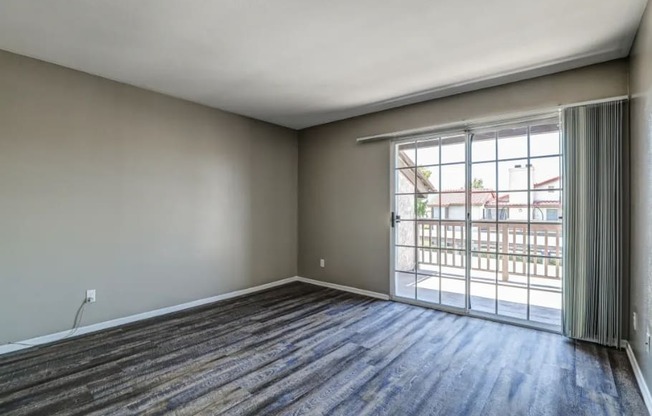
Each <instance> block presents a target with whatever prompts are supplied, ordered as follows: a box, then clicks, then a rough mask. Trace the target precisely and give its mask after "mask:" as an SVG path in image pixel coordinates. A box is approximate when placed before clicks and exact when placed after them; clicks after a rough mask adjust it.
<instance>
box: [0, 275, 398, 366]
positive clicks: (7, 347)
mask: <svg viewBox="0 0 652 416" xmlns="http://www.w3.org/2000/svg"><path fill="white" fill-rule="evenodd" d="M292 282H303V283H309V284H312V285H317V286H323V287H328V288H331V289H336V290H342V291H345V292H351V293H357V294H359V295H363V296H370V297H372V298H378V299H383V300H389V296H388V295H385V294H383V293H378V292H372V291H369V290H363V289H356V288H354V287H350V286H343V285H337V284H334V283H327V282H322V281H319V280H314V279H308V278H305V277H299V276H293V277H288V278H286V279H281V280H277V281H275V282H271V283H267V284H264V285H260V286H254V287H250V288H247V289H242V290H236V291H234V292H229V293H224V294H222V295H217V296H211V297H209V298H204V299H199V300H194V301H192V302H187V303H182V304H180V305H174V306H168V307H166V308H161V309H156V310H153V311H148V312H143V313H138V314H135V315H130V316H125V317H124V318H117V319H112V320H110V321H104V322H99V323H96V324H91V325H86V326H82V327H79V328H77V330H75V331H74V333H72V334H71V331H70V330H69V329H68V330H65V331H61V332H56V333H54V334H49V335H43V336H39V337H35V338H30V339H26V340H24V341H16V342H10V343H7V344H2V345H0V355H2V354H7V353H10V352H12V351H18V350H22V349H25V348H30V347H35V346H37V345H43V344H47V343H49V342H54V341H60V340H62V339H65V338H68V337H69V336H71V335H74V336H78V335H83V334H88V333H91V332H96V331H100V330H102V329H107V328H113V327H116V326H119V325H124V324H128V323H131V322H135V321H141V320H143V319H148V318H153V317H155V316H160V315H165V314H168V313H172V312H177V311H181V310H184V309H189V308H193V307H195V306H200V305H205V304H207V303H213V302H217V301H220V300H225V299H231V298H235V297H238V296H242V295H247V294H250V293H255V292H260V291H261V290H265V289H270V288H273V287H276V286H281V285H284V284H287V283H292Z"/></svg>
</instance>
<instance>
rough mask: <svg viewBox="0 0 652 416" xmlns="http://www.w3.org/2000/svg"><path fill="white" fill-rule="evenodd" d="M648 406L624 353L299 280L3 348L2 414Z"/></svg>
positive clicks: (530, 410)
mask: <svg viewBox="0 0 652 416" xmlns="http://www.w3.org/2000/svg"><path fill="white" fill-rule="evenodd" d="M167 413H172V414H177V415H194V414H198V415H208V414H225V415H269V414H290V415H299V414H310V415H322V414H329V415H347V416H349V415H592V416H594V415H620V414H626V415H638V414H641V415H643V414H647V413H646V409H645V406H644V404H643V400H642V398H641V395H640V393H639V390H638V387H637V385H636V381H635V379H634V375H633V373H632V369H631V367H630V365H629V362H628V360H627V356H626V354H625V353H624V352H623V351H619V350H615V349H608V348H602V347H599V346H596V345H593V344H585V343H576V342H572V341H569V340H567V339H564V338H563V337H561V336H559V335H555V334H552V333H547V332H541V331H535V330H531V329H525V328H519V327H514V326H510V325H506V324H500V323H496V322H491V321H486V320H481V319H476V318H469V317H463V316H457V315H453V314H448V313H444V312H438V311H434V310H431V309H425V308H421V307H417V306H411V305H406V304H401V303H395V302H388V301H380V300H375V299H371V298H366V297H362V296H357V295H353V294H350V293H345V292H339V291H335V290H330V289H324V288H320V287H317V286H312V285H307V284H301V283H292V284H289V285H285V286H282V287H278V288H275V289H271V290H268V291H265V292H260V293H256V294H253V295H248V296H244V297H240V298H236V299H231V300H227V301H222V302H218V303H214V304H211V305H205V306H202V307H199V308H195V309H192V310H186V311H182V312H178V313H174V314H170V315H166V316H162V317H157V318H153V319H150V320H147V321H141V322H137V323H133V324H129V325H126V326H122V327H117V328H112V329H107V330H105V331H102V332H98V333H94V334H88V335H84V336H80V337H77V338H71V339H68V340H65V341H62V342H58V343H53V344H50V345H44V346H41V347H36V348H32V349H29V350H23V351H19V352H15V353H11V354H7V355H4V356H0V414H2V415H26V414H46V415H55V414H66V415H89V414H120V415H123V414H124V415H127V414H167Z"/></svg>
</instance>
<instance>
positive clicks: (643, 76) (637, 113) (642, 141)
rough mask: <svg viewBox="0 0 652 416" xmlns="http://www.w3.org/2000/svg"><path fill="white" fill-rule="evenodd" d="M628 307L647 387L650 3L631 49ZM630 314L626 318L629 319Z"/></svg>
mask: <svg viewBox="0 0 652 416" xmlns="http://www.w3.org/2000/svg"><path fill="white" fill-rule="evenodd" d="M630 89H631V96H632V101H631V113H630V121H631V147H630V149H631V152H630V163H631V168H630V178H631V188H630V194H631V196H630V199H631V211H630V218H631V239H630V244H629V245H630V247H631V251H630V273H631V285H630V287H631V297H630V304H631V311H634V312H637V313H638V330H637V331H634V330H633V328H631V329H630V331H629V340H630V343H631V345H632V349H633V350H634V354H635V355H636V359H637V361H638V363H639V365H640V367H641V369H642V370H643V374H644V376H645V378H646V381H647V384H648V386H652V359H650V356H649V355H648V354H647V353H646V352H645V351H646V346H645V341H646V340H645V328H646V327H650V332H652V6H651V5H650V4H648V6H647V10H646V12H645V15H644V17H643V21H642V22H641V28H640V29H639V33H638V35H637V37H636V41H635V43H634V48H633V50H632V54H631V87H630ZM631 316H632V315H631V313H630V314H629V316H628V319H630V320H631V319H632V318H631Z"/></svg>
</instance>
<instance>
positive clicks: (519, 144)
mask: <svg viewBox="0 0 652 416" xmlns="http://www.w3.org/2000/svg"><path fill="white" fill-rule="evenodd" d="M444 143H445V140H444ZM496 145H497V147H498V149H497V151H498V162H496ZM464 147H465V146H464V142H459V143H453V144H444V145H443V146H442V148H441V162H442V163H455V164H453V165H443V166H441V188H440V186H439V179H440V178H439V169H440V168H439V167H437V166H429V165H434V164H438V163H439V158H440V154H439V153H440V152H439V146H438V145H437V140H432V141H422V142H419V145H418V151H416V152H415V150H414V149H406V150H405V153H406V154H407V155H408V156H409V157H410V158H411V159H412V160H414V159H415V157H416V158H417V163H418V165H419V166H423V169H425V170H428V171H430V172H431V176H430V181H431V182H432V183H433V184H434V185H435V187H436V188H437V189H442V190H450V189H462V188H464V185H465V167H464V161H465V149H464ZM559 152H560V148H559V133H558V132H552V133H550V132H548V133H542V134H533V135H531V137H530V154H531V156H532V157H534V158H533V159H531V164H532V165H533V167H534V170H533V173H532V177H533V182H535V183H536V182H540V181H543V180H546V179H550V178H553V177H555V176H559V175H560V158H559ZM415 153H417V154H416V155H415ZM471 153H472V157H471V161H472V163H473V165H472V175H471V176H472V178H478V179H482V182H483V185H484V188H487V189H494V190H509V168H511V167H514V166H515V165H519V164H520V165H525V164H527V136H515V137H509V138H503V139H498V140H497V141H496V140H495V139H490V140H474V141H472V144H471ZM538 156H545V157H541V158H538ZM512 158H519V159H518V160H511V161H500V160H501V159H512ZM496 165H497V166H496ZM496 167H498V178H496Z"/></svg>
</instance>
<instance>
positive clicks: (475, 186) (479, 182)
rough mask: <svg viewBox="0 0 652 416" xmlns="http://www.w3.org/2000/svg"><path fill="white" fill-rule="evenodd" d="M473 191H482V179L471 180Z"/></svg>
mask: <svg viewBox="0 0 652 416" xmlns="http://www.w3.org/2000/svg"><path fill="white" fill-rule="evenodd" d="M471 187H472V188H473V189H484V182H483V181H482V179H479V178H473V184H472V185H471Z"/></svg>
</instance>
